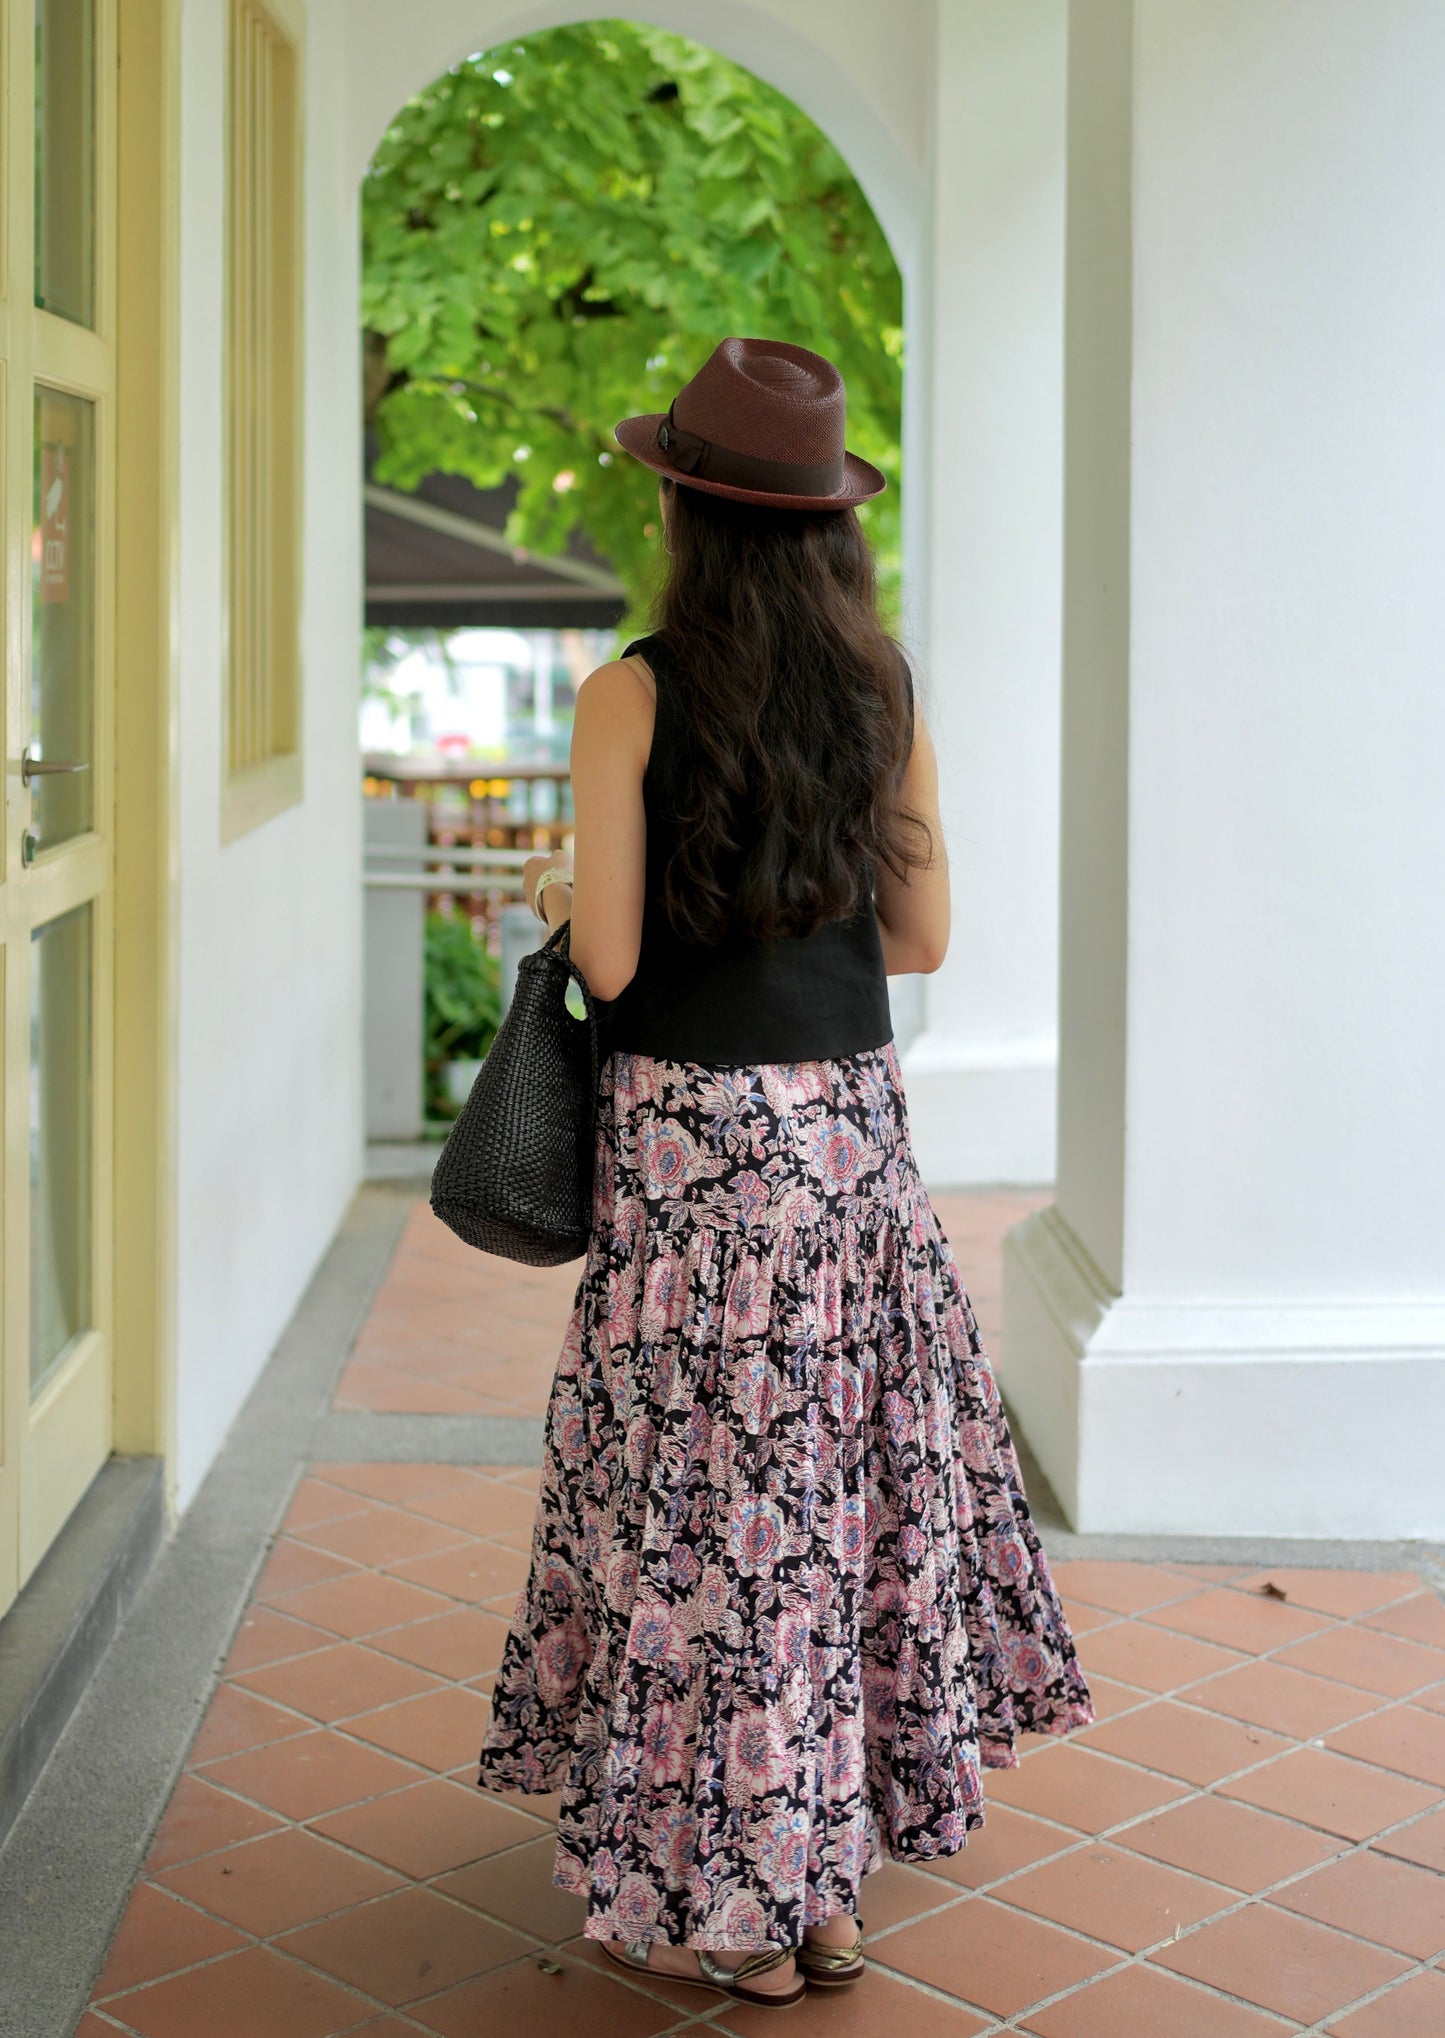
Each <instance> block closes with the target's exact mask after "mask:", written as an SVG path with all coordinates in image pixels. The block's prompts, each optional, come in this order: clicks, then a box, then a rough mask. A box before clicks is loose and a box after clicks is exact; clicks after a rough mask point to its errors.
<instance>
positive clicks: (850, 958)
mask: <svg viewBox="0 0 1445 2038" xmlns="http://www.w3.org/2000/svg"><path fill="white" fill-rule="evenodd" d="M632 651H637V652H639V653H640V654H641V655H642V656H643V657H644V658H645V659H646V660H647V663H648V665H649V666H650V667H651V669H652V672H653V674H654V676H655V678H656V681H657V717H656V720H655V722H654V724H653V731H652V748H651V751H650V752H649V755H648V760H647V770H646V772H645V773H644V775H643V780H642V802H643V808H644V810H645V812H646V816H647V878H646V891H645V894H644V900H643V913H642V946H641V949H640V952H639V954H638V959H637V970H636V973H635V975H634V976H633V978H632V981H631V982H630V983H629V984H627V985H626V987H625V988H624V989H623V990H622V991H621V992H620V993H619V994H618V996H617V997H615V998H612V999H607V1000H599V1001H598V1011H599V1015H600V1019H601V1037H600V1038H601V1047H602V1051H603V1053H604V1054H605V1053H608V1052H610V1051H612V1050H613V1049H620V1050H623V1051H625V1052H628V1053H632V1054H645V1055H655V1056H657V1057H659V1058H660V1059H662V1060H666V1061H691V1062H701V1063H704V1064H706V1065H709V1066H712V1067H739V1066H744V1065H747V1064H751V1063H756V1062H778V1061H783V1062H794V1061H824V1060H831V1059H832V1058H833V1057H835V1056H838V1055H846V1054H858V1053H861V1052H862V1051H863V1050H864V1049H866V1048H870V1047H882V1046H884V1045H885V1044H886V1043H887V1042H888V1041H890V1040H891V1039H892V1038H893V1019H892V1014H891V1012H890V1010H889V1003H888V979H887V976H886V974H885V971H884V966H883V946H882V942H881V940H880V938H879V933H878V918H877V914H876V912H875V911H874V907H873V900H872V896H871V893H870V894H869V896H868V897H867V898H866V899H865V900H864V903H863V905H862V906H861V907H860V909H859V910H858V911H857V912H856V913H855V914H854V915H853V916H852V917H851V918H850V919H848V920H835V921H831V922H829V924H828V925H826V926H824V927H820V928H818V929H817V930H816V931H815V932H814V933H812V934H807V935H800V936H795V937H791V938H783V939H780V940H777V941H771V942H760V941H754V940H751V939H747V938H744V937H743V936H742V935H737V936H733V935H727V936H725V937H724V938H723V940H722V941H721V942H719V943H717V944H716V945H715V946H714V945H710V944H707V943H700V942H692V941H685V940H683V939H682V938H681V937H680V936H679V935H678V934H677V933H676V932H675V931H674V930H673V928H672V926H671V924H670V922H669V920H668V917H667V913H666V910H665V908H664V906H663V903H662V878H663V872H664V870H665V869H666V866H667V861H668V858H669V857H670V855H671V853H672V850H673V847H674V845H675V842H676V839H677V826H676V822H675V819H674V818H673V816H672V815H671V814H670V813H669V811H668V805H667V800H666V790H665V789H666V787H667V785H668V784H669V783H675V780H674V779H673V778H672V775H671V767H672V766H673V765H674V764H675V763H676V762H677V761H678V759H679V753H680V751H681V750H682V746H683V744H684V742H685V738H686V729H687V724H686V719H685V701H684V700H683V699H681V698H680V693H681V689H682V688H683V687H685V686H686V684H687V681H686V677H685V675H683V674H680V673H679V672H677V670H676V668H675V667H674V665H673V663H672V660H671V658H670V656H669V653H668V648H667V643H666V640H665V639H664V638H663V637H661V636H659V635H654V636H650V637H638V638H635V639H634V640H633V642H632V643H630V644H629V645H628V646H627V651H626V652H624V653H623V654H622V655H623V656H624V657H626V656H627V653H628V652H632Z"/></svg>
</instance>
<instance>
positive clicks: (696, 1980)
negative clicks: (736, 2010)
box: [599, 1939, 808, 2010]
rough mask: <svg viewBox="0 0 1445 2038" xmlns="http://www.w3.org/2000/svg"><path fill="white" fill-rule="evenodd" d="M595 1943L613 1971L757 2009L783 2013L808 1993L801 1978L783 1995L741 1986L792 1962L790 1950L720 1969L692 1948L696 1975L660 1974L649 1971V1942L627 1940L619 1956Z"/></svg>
mask: <svg viewBox="0 0 1445 2038" xmlns="http://www.w3.org/2000/svg"><path fill="white" fill-rule="evenodd" d="M599 1943H600V1944H601V1947H602V1951H603V1953H604V1954H605V1955H606V1956H607V1958H608V1959H609V1960H610V1961H611V1962H612V1963H613V1965H614V1966H615V1967H626V1968H629V1969H631V1970H633V1971H634V1972H635V1971H637V1970H638V1969H641V1970H642V1971H643V1972H644V1973H646V1974H650V1975H651V1976H652V1978H653V1980H654V1981H681V1982H688V1983H691V1984H692V1986H693V1987H695V1988H711V1989H716V1990H717V1991H718V1993H719V1994H720V1995H725V1996H731V1997H732V1998H733V2000H734V2001H735V2002H739V2003H756V2004H757V2005H758V2007H759V2009H764V2010H783V2009H787V2008H788V2006H789V2005H790V2004H792V2003H800V2002H801V2001H802V2000H803V1997H804V1996H805V1995H806V1994H807V1992H808V1991H807V1987H806V1984H805V1983H804V1981H803V1977H802V1976H801V1975H798V1976H797V1977H796V1985H795V1986H794V1987H793V1988H792V1989H790V1990H789V1991H788V1992H787V1994H786V1995H784V1994H780V1993H779V1992H778V1991H777V1990H769V1989H761V1988H747V1987H745V1986H744V1985H743V1984H745V1983H746V1982H748V1981H749V1980H751V1979H752V1978H753V1977H754V1976H755V1975H759V1974H771V1973H772V1971H773V1969H774V1968H775V1967H781V1966H782V1964H783V1962H784V1961H785V1960H786V1959H787V1958H788V1957H789V1955H790V1954H791V1955H793V1956H794V1957H795V1958H796V1949H795V1948H794V1947H792V1946H770V1947H768V1949H767V1950H766V1951H765V1952H762V1953H749V1954H748V1956H747V1957H746V1959H744V1960H740V1961H739V1962H738V1964H737V1966H736V1967H724V1966H723V1964H722V1962H721V1961H720V1960H716V1959H714V1958H713V1956H712V1954H711V1953H708V1952H705V1951H704V1950H703V1948H702V1947H700V1946H694V1947H691V1948H690V1949H689V1950H690V1952H691V1953H692V1955H693V1958H694V1959H695V1960H696V1961H697V1964H698V1967H699V1969H700V1970H701V1972H700V1973H698V1974H664V1972H663V1970H662V1969H661V1968H660V1967H653V1966H652V1965H651V1963H650V1961H649V1960H648V1954H649V1953H650V1951H651V1949H652V1941H651V1940H650V1939H629V1940H627V1941H625V1943H624V1945H623V1948H622V1951H621V1952H620V1953H614V1952H613V1951H612V1948H611V1947H610V1946H609V1945H608V1944H607V1943H606V1941H605V1940H602V1941H600V1942H599Z"/></svg>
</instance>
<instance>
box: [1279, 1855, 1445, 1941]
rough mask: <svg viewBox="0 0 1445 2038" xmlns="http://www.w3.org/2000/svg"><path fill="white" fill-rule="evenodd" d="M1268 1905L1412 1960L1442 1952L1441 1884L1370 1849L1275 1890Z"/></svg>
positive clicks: (1444, 1906) (1444, 1897) (1444, 1907)
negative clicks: (1371, 1941) (1373, 1943)
mask: <svg viewBox="0 0 1445 2038" xmlns="http://www.w3.org/2000/svg"><path fill="white" fill-rule="evenodd" d="M1270 1901H1271V1903H1276V1904H1279V1905H1280V1907H1281V1908H1282V1909H1284V1910H1287V1911H1297V1912H1298V1913H1299V1915H1300V1916H1301V1917H1305V1918H1313V1919H1314V1920H1315V1921H1316V1923H1318V1924H1321V1925H1332V1926H1334V1927H1335V1928H1336V1929H1337V1930H1338V1931H1341V1932H1353V1933H1354V1934H1355V1935H1356V1936H1357V1937H1358V1938H1361V1939H1373V1940H1374V1941H1375V1942H1376V1944H1377V1945H1380V1946H1388V1947H1390V1948H1391V1950H1392V1951H1393V1952H1396V1953H1409V1954H1411V1955H1413V1957H1414V1958H1415V1959H1416V1960H1432V1959H1434V1957H1435V1956H1436V1954H1438V1953H1445V1884H1442V1882H1441V1879H1440V1877H1439V1876H1438V1875H1434V1874H1432V1873H1431V1872H1430V1870H1429V1869H1427V1868H1414V1867H1411V1866H1410V1864H1409V1863H1408V1862H1405V1861H1396V1860H1394V1859H1392V1858H1391V1857H1390V1856H1389V1855H1386V1854H1377V1853H1376V1852H1375V1851H1374V1849H1373V1848H1370V1847H1366V1848H1363V1849H1361V1850H1360V1851H1359V1852H1358V1853H1354V1854H1347V1855H1346V1856H1345V1857H1344V1859H1343V1860H1342V1861H1335V1862H1332V1863H1331V1864H1330V1866H1329V1867H1328V1868H1321V1869H1318V1870H1316V1872H1315V1873H1314V1874H1313V1875H1306V1876H1304V1877H1302V1879H1301V1880H1300V1881H1298V1882H1292V1883H1290V1884H1289V1886H1288V1887H1287V1888H1285V1889H1281V1890H1277V1891H1276V1892H1275V1894H1274V1895H1273V1896H1272V1897H1271V1899H1270Z"/></svg>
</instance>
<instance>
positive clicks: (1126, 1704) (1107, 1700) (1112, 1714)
mask: <svg viewBox="0 0 1445 2038" xmlns="http://www.w3.org/2000/svg"><path fill="white" fill-rule="evenodd" d="M1089 1696H1090V1698H1092V1699H1093V1701H1094V1717H1095V1718H1096V1719H1099V1720H1112V1719H1117V1718H1118V1716H1119V1714H1120V1713H1125V1712H1133V1710H1134V1709H1135V1707H1136V1706H1141V1705H1148V1704H1150V1703H1151V1702H1152V1700H1153V1698H1154V1693H1153V1692H1152V1691H1140V1690H1139V1689H1138V1687H1137V1686H1136V1685H1133V1684H1116V1683H1115V1681H1114V1679H1113V1678H1112V1677H1101V1676H1099V1675H1098V1674H1097V1672H1096V1673H1095V1674H1094V1675H1093V1676H1091V1677H1090V1679H1089Z"/></svg>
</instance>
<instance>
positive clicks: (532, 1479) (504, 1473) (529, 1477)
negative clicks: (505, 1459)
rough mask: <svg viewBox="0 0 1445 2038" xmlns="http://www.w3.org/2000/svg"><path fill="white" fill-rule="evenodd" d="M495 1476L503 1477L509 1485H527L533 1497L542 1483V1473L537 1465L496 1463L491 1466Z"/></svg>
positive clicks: (497, 1477)
mask: <svg viewBox="0 0 1445 2038" xmlns="http://www.w3.org/2000/svg"><path fill="white" fill-rule="evenodd" d="M490 1470H491V1473H492V1476H493V1478H496V1479H503V1480H505V1481H506V1483H507V1485H508V1486H525V1487H526V1489H527V1491H528V1492H529V1493H530V1494H531V1495H532V1497H533V1499H535V1498H536V1496H537V1489H538V1487H539V1486H540V1485H541V1483H542V1473H541V1470H540V1468H539V1467H538V1466H536V1465H512V1466H506V1465H494V1466H492V1467H491V1468H490Z"/></svg>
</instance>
